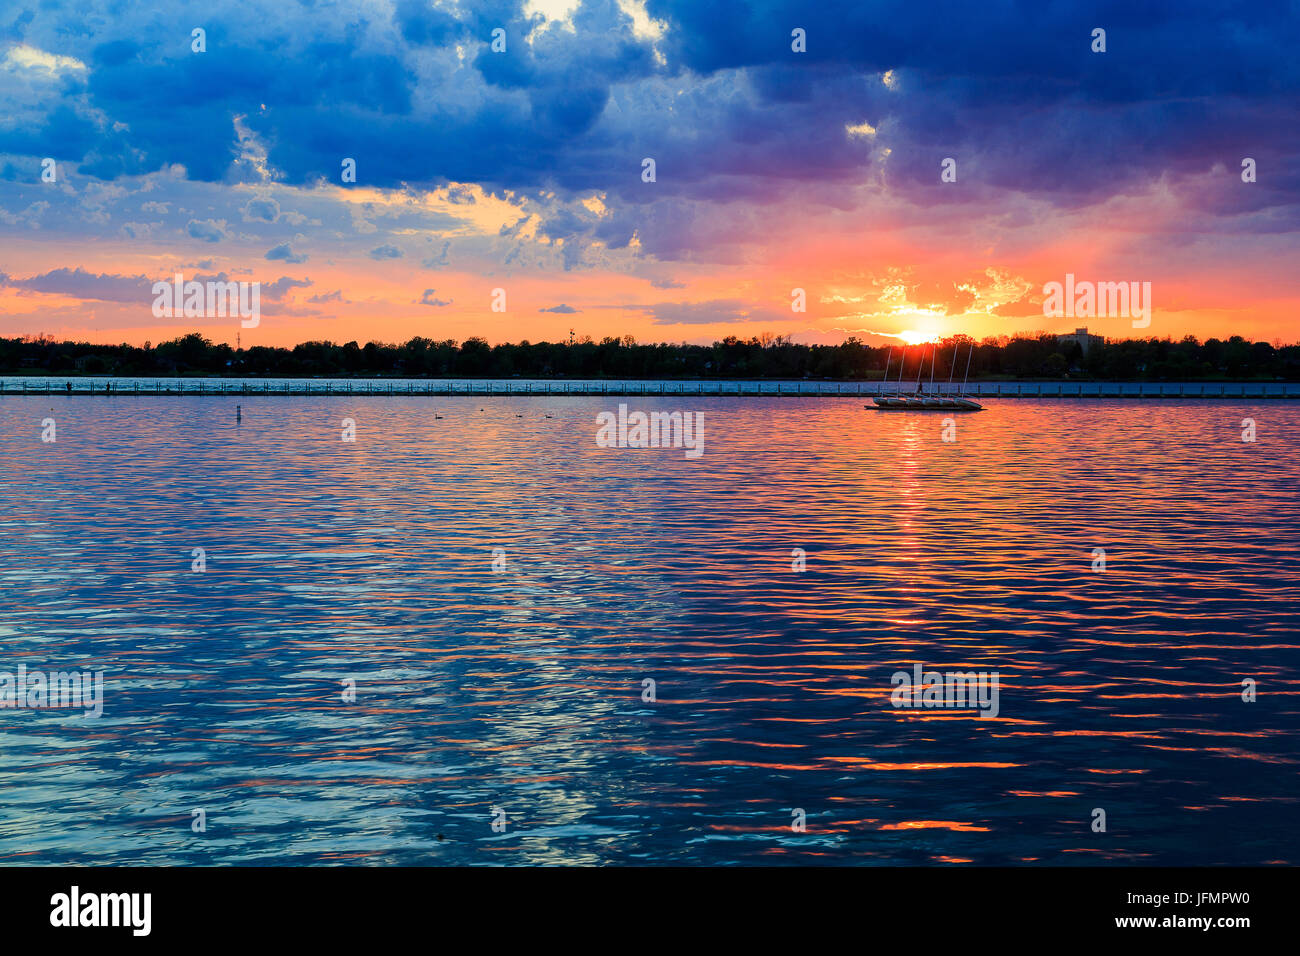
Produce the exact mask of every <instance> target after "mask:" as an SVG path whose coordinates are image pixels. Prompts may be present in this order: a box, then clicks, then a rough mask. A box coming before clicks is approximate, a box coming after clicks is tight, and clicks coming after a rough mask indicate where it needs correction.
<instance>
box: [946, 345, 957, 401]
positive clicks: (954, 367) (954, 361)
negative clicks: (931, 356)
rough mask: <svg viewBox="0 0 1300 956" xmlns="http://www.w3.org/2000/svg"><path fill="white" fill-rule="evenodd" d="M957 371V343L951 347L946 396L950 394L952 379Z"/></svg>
mask: <svg viewBox="0 0 1300 956" xmlns="http://www.w3.org/2000/svg"><path fill="white" fill-rule="evenodd" d="M956 371H957V343H955V342H954V343H953V346H952V364H951V365H949V366H948V394H949V395H951V394H952V377H953V375H954V374H955V373H956Z"/></svg>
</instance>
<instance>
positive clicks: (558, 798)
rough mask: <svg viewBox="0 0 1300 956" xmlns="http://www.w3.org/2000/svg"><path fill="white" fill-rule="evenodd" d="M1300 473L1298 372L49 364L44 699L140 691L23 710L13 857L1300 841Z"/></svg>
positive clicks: (14, 522) (14, 617) (1283, 856)
mask: <svg viewBox="0 0 1300 956" xmlns="http://www.w3.org/2000/svg"><path fill="white" fill-rule="evenodd" d="M619 403H624V404H626V405H628V407H629V409H630V410H632V411H636V410H642V411H646V412H651V411H664V412H672V411H681V412H700V413H702V415H703V433H702V437H703V450H702V453H701V454H700V455H699V457H695V458H688V457H687V456H686V455H685V454H684V453H683V451H682V450H681V449H678V448H618V447H600V446H598V444H597V442H596V434H597V427H598V426H597V424H596V419H597V416H598V415H599V414H600V413H601V412H605V411H609V412H616V411H617V408H618V404H619ZM237 404H238V405H241V406H242V420H241V421H238V422H237V421H236V412H235V407H236V405H237ZM436 416H442V417H441V418H438V417H436ZM344 419H349V420H351V421H352V422H353V423H354V426H355V440H352V441H345V440H342V439H343V437H344V429H345V424H344ZM1243 419H1251V420H1253V422H1254V426H1253V427H1254V432H1255V434H1254V439H1255V440H1254V441H1243V431H1244V430H1245V429H1246V426H1244V425H1243ZM46 420H52V429H53V430H52V431H51V423H50V422H47V421H46ZM945 430H946V431H945ZM43 436H44V437H46V438H53V439H54V440H53V441H48V440H46V441H43V440H42V438H43ZM945 437H947V438H950V439H952V440H949V441H946V440H944V439H945ZM1298 459H1300V403H1296V402H1287V401H1253V402H1252V401H1241V400H1233V399H1220V400H1214V401H1179V400H1165V401H1161V402H1135V401H1132V400H1127V401H1121V400H1105V399H1089V400H1071V399H1051V400H1037V399H1019V400H1015V401H1005V402H998V401H997V400H996V399H990V400H988V402H987V407H986V410H985V411H983V412H979V413H975V414H968V415H959V416H957V417H955V418H954V419H952V420H951V421H950V422H945V416H944V415H943V414H939V413H925V412H878V411H873V410H866V409H864V408H863V405H862V401H861V400H853V399H848V398H839V399H837V398H832V397H827V398H806V399H804V400H801V401H792V400H789V399H778V398H759V397H754V398H724V397H714V398H699V399H695V400H693V399H692V397H691V396H681V397H678V396H672V397H651V396H645V397H628V398H613V397H609V398H602V397H597V396H581V397H579V396H574V397H551V398H544V397H529V396H522V395H514V396H490V397H467V396H453V397H441V398H430V397H423V396H422V397H409V396H400V395H394V396H382V397H381V396H375V397H353V398H348V397H342V396H313V397H305V396H205V397H199V396H189V397H185V398H183V399H181V398H174V397H173V398H168V397H144V396H139V397H136V396H125V395H123V396H117V397H104V396H94V397H91V396H61V395H50V396H25V397H24V396H12V395H8V396H5V397H3V398H0V685H2V684H3V675H5V674H7V675H16V674H17V673H18V671H19V668H20V666H21V667H23V668H24V669H25V672H26V673H27V674H28V675H31V674H32V673H33V672H46V673H49V672H60V671H65V672H66V671H74V670H75V671H85V672H96V671H102V672H103V699H102V711H103V712H102V715H100V716H98V717H93V716H85V715H84V714H83V711H82V710H81V709H76V708H66V707H65V708H51V707H48V706H46V707H42V706H30V703H31V701H30V700H29V701H27V703H28V704H29V706H23V707H14V706H10V707H7V708H3V709H0V862H3V863H7V864H21V863H33V864H36V863H41V864H64V863H99V864H107V863H117V864H125V863H135V864H179V863H185V864H239V865H257V864H439V865H445V864H552V863H584V864H586V863H622V864H733V863H735V864H777V863H786V864H791V863H799V864H963V863H975V864H1066V865H1073V864H1090V863H1102V862H1108V863H1117V862H1119V863H1130V864H1138V865H1155V864H1169V865H1173V864H1260V863H1290V864H1296V863H1300V814H1298V813H1297V810H1298V809H1300V808H1298V807H1297V802H1298V801H1300V778H1298V771H1300V746H1297V736H1296V732H1297V730H1300V704H1298V701H1300V696H1298V694H1300V678H1297V666H1298V665H1300V653H1298V652H1300V633H1297V631H1298V627H1300V613H1298V611H1300V502H1298V496H1297V492H1298V491H1300V467H1297V460H1298ZM197 549H202V550H201V551H198V550H197ZM1098 549H1102V550H1104V555H1102V554H1100V552H1099V551H1098ZM1103 562H1104V569H1103V567H1102V563H1103ZM800 567H802V570H799V568H800ZM917 664H920V665H922V666H923V668H924V670H925V671H931V670H933V671H939V672H982V673H986V674H989V673H992V674H996V675H998V686H999V694H1000V701H999V709H998V714H997V717H996V718H992V717H989V716H987V715H986V714H982V713H979V712H974V711H971V710H957V709H944V708H930V709H923V708H915V709H911V708H900V707H896V706H894V701H893V700H891V695H892V694H893V693H894V691H895V686H894V682H893V680H892V675H894V674H895V673H896V672H898V671H905V672H908V673H911V672H912V671H913V668H914V665H917ZM1246 679H1250V680H1251V681H1253V682H1254V685H1253V687H1254V693H1255V695H1257V696H1256V699H1255V700H1253V701H1249V702H1248V701H1245V700H1243V680H1246ZM649 681H653V684H649V683H648V682H649ZM10 686H13V685H12V683H11V684H10ZM11 699H12V698H11ZM37 700H38V703H39V698H38V699H37ZM1098 810H1101V811H1104V819H1105V830H1104V832H1099V831H1098V830H1096V829H1094V828H1095V826H1096V822H1095V821H1097V820H1098V817H1097V814H1096V811H1098ZM197 811H201V812H197ZM797 811H802V816H800V813H799V812H797ZM801 819H802V820H803V821H804V822H803V828H802V829H800V826H799V821H800V820H801ZM494 823H495V824H496V826H495V827H494ZM792 824H794V826H793V827H792Z"/></svg>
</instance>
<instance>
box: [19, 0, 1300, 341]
mask: <svg viewBox="0 0 1300 956" xmlns="http://www.w3.org/2000/svg"><path fill="white" fill-rule="evenodd" d="M1098 29H1100V30H1104V31H1105V32H1104V44H1105V49H1104V52H1103V51H1100V50H1096V49H1094V48H1095V47H1096V46H1097V45H1098V38H1097V37H1096V35H1095V31H1097V30H1098ZM195 30H202V31H203V32H202V34H201V38H202V42H201V43H200V42H199V41H198V40H196V38H195ZM494 31H501V32H499V33H496V34H495V36H496V37H498V38H499V39H498V40H497V46H498V47H502V46H503V47H504V49H497V50H494V49H493V38H494ZM196 47H202V49H201V50H200V49H196ZM800 47H802V49H800ZM1298 49H1300V4H1298V3H1294V2H1293V3H1268V2H1264V3H1251V4H1243V3H1241V2H1239V0H1238V2H1232V3H1200V2H1196V0H1189V2H1179V3H1177V4H1171V3H1167V2H1161V3H1144V2H1137V0H1125V2H1116V3H1109V2H1098V3H1088V4H1084V3H1064V2H1052V0H1033V2H1024V3H1018V2H1005V0H1003V2H999V0H989V2H978V3H976V2H972V0H959V2H947V0H936V2H915V0H913V2H885V3H876V2H866V0H846V2H840V0H817V2H810V3H794V2H780V0H748V2H744V3H741V2H731V0H710V2H703V0H579V2H575V0H522V2H520V0H488V2H481V3H479V2H474V3H471V2H459V3H456V2H443V0H395V2H394V0H351V2H346V3H344V2H340V3H332V2H325V0H305V2H292V0H204V2H202V3H186V2H175V0H168V2H157V0H129V2H128V0H111V2H105V0H0V336H18V335H39V334H45V335H52V336H54V337H56V338H60V339H64V338H69V339H77V340H89V341H96V342H108V343H116V342H130V343H133V344H139V343H142V342H145V341H152V342H154V343H157V342H160V341H163V340H166V339H169V338H173V337H175V336H177V335H181V334H184V333H186V332H190V331H199V332H202V333H203V334H204V335H206V336H207V337H209V338H211V339H213V340H214V341H220V342H229V343H231V344H234V343H235V341H236V336H238V337H239V341H240V342H241V344H242V345H243V346H245V347H248V346H251V345H291V344H294V343H297V342H302V341H310V340H321V339H330V340H334V341H337V342H346V341H349V340H356V341H359V342H365V341H370V340H377V341H390V342H392V341H403V340H405V339H408V338H410V337H412V336H416V335H420V336H426V337H429V338H433V339H449V338H450V339H456V340H464V339H466V338H469V337H470V336H475V335H480V336H483V337H485V338H487V339H488V340H489V341H492V342H501V341H523V340H527V341H532V342H538V341H561V340H567V339H568V337H569V335H570V332H571V330H572V332H573V334H575V335H577V336H578V337H582V336H591V337H592V338H594V339H597V340H599V339H601V338H603V337H605V336H609V335H615V336H619V337H622V336H626V335H631V336H633V337H634V338H635V339H636V340H637V341H641V342H650V341H670V342H680V341H688V342H711V341H714V340H717V339H721V338H723V337H726V336H731V335H735V336H739V337H741V338H748V337H751V336H755V335H761V334H763V333H769V334H778V335H789V336H791V337H792V338H793V339H795V340H796V341H801V342H840V341H843V340H844V339H846V338H848V337H850V336H856V337H857V338H859V339H862V340H865V341H867V342H870V343H872V344H884V343H891V342H894V343H896V342H899V341H917V340H922V339H925V338H928V337H932V336H938V335H949V334H954V333H966V334H970V335H974V336H977V337H984V336H989V335H1013V334H1016V333H1020V332H1031V331H1036V330H1046V331H1051V332H1068V331H1072V330H1073V329H1074V328H1076V327H1078V326H1087V327H1088V328H1089V329H1090V331H1091V332H1093V333H1094V334H1101V335H1105V336H1107V337H1111V338H1119V337H1126V336H1138V337H1146V336H1151V335H1154V336H1158V337H1161V338H1163V337H1166V336H1167V337H1171V338H1174V339H1180V338H1182V337H1184V336H1186V335H1195V336H1197V337H1199V338H1201V339H1206V338H1209V337H1220V338H1223V337H1226V336H1228V335H1234V334H1239V335H1245V336H1247V337H1248V338H1252V339H1260V340H1267V341H1281V342H1287V343H1290V342H1295V341H1297V340H1298V339H1300V336H1298V335H1297V334H1296V329H1297V316H1298V315H1300V308H1298V306H1300V285H1298V283H1297V275H1300V268H1297V259H1298V258H1300V257H1298V256H1297V252H1298V251H1300V243H1298V242H1297V240H1298V239H1300V167H1297V162H1296V157H1297V155H1300V57H1297V56H1296V51H1297V50H1298ZM647 159H650V160H653V161H654V167H653V173H654V175H653V178H652V181H648V180H649V179H650V178H651V177H650V176H649V171H648V170H647V164H646V162H645V161H646V160H647ZM51 160H52V163H51V162H49V161H51ZM346 160H352V161H354V163H355V182H352V181H344V179H345V173H344V166H345V161H346ZM1245 160H1253V163H1251V164H1250V165H1251V172H1253V175H1248V173H1247V172H1246V170H1245V169H1244V167H1243V162H1244V161H1245ZM945 161H951V162H950V163H945ZM945 168H946V169H947V170H948V172H947V174H946V175H945ZM50 170H52V176H51V173H50ZM51 178H52V179H53V181H50V179H51ZM1247 179H1249V180H1253V181H1246V180H1247ZM945 180H947V181H945ZM177 273H180V274H181V275H182V276H183V277H184V278H185V279H187V280H197V281H200V282H205V281H208V280H216V281H227V280H228V281H241V282H257V283H259V284H260V285H259V288H260V303H261V305H260V317H259V319H258V322H257V325H256V326H255V327H242V326H241V323H240V321H239V319H237V318H231V317H229V316H217V315H201V316H192V317H189V318H187V317H185V316H183V315H179V316H171V315H166V314H164V315H161V316H159V315H155V311H156V310H155V309H154V308H153V305H154V302H155V298H156V296H155V293H154V290H153V285H154V283H155V282H157V281H159V280H168V281H170V280H172V279H173V277H174V276H175V275H176V274H177ZM1067 274H1068V275H1072V276H1074V277H1075V281H1092V282H1138V283H1150V286H1149V288H1150V304H1151V313H1150V324H1149V325H1148V326H1145V327H1141V328H1137V327H1135V326H1134V321H1135V320H1134V319H1132V318H1130V317H1129V316H1127V315H1113V314H1111V315H1105V316H1098V315H1093V316H1090V317H1083V318H1075V317H1073V316H1046V315H1044V305H1043V304H1044V299H1045V298H1046V295H1045V293H1044V286H1045V285H1046V284H1048V283H1051V282H1061V283H1063V282H1065V281H1066V279H1065V277H1066V276H1067ZM796 289H798V290H802V295H799V294H797V293H795V292H794V290H796ZM497 290H502V292H503V293H504V294H502V293H501V292H498V291H497ZM800 300H802V305H803V309H802V310H798V309H797V307H798V305H799V304H800ZM494 305H495V306H496V310H494Z"/></svg>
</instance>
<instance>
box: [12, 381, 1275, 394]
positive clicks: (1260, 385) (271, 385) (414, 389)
mask: <svg viewBox="0 0 1300 956" xmlns="http://www.w3.org/2000/svg"><path fill="white" fill-rule="evenodd" d="M902 393H903V394H912V393H913V386H912V385H911V383H908V382H904V383H903V388H902ZM959 393H960V394H964V395H968V396H970V397H972V398H976V399H985V398H1076V399H1077V398H1094V399H1095V398H1119V399H1179V398H1182V399H1297V398H1300V383H1297V382H972V383H970V384H968V385H967V386H966V387H965V388H964V389H961V388H959V387H958V386H957V385H952V386H949V385H948V383H942V384H935V385H928V384H927V385H926V386H925V387H923V388H922V390H921V394H923V395H934V396H943V395H956V394H959ZM896 394H899V387H898V383H897V382H825V381H822V382H816V381H802V382H798V381H789V382H758V381H716V380H715V381H683V382H671V381H612V380H586V381H560V380H554V381H537V380H531V381H515V380H510V379H484V380H481V381H468V380H464V379H457V380H454V381H452V380H446V379H330V380H323V379H216V380H214V379H184V378H172V379H167V378H138V379H127V378H121V379H87V378H83V379H11V380H9V381H0V397H3V396H10V395H49V396H51V397H53V396H56V395H98V396H106V395H107V396H113V397H117V396H127V395H172V396H178V397H180V396H222V395H230V396H240V395H249V396H254V395H263V396H268V397H269V396H273V395H288V396H294V395H337V396H387V395H392V396H402V395H409V396H418V395H427V396H455V395H493V396H507V395H536V396H614V397H620V396H647V397H649V396H659V395H662V396H683V397H714V398H717V397H759V396H761V397H781V398H834V397H837V396H838V397H843V398H854V399H857V398H872V397H874V396H877V395H896Z"/></svg>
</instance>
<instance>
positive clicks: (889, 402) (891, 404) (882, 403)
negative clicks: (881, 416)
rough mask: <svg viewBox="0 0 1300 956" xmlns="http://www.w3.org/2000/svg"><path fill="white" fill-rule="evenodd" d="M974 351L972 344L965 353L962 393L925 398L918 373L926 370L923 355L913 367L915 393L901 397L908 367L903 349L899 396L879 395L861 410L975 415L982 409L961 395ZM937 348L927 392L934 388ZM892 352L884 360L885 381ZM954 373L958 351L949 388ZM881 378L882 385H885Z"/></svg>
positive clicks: (955, 350)
mask: <svg viewBox="0 0 1300 956" xmlns="http://www.w3.org/2000/svg"><path fill="white" fill-rule="evenodd" d="M974 351H975V343H974V342H971V344H970V349H969V350H968V351H967V353H966V374H965V375H964V376H962V382H961V390H960V391H959V392H958V393H957V394H956V395H951V394H949V395H925V394H923V393H922V391H921V369H922V368H924V366H925V351H924V350H922V352H921V361H920V362H919V363H918V364H917V366H916V389H915V391H913V392H912V394H910V395H904V394H903V393H902V390H903V366H906V365H907V347H906V346H904V347H903V358H902V362H901V364H900V366H899V369H898V394H897V395H889V396H886V395H880V396H878V397H876V398H873V399H872V400H871V401H872V403H873V404H872V405H864V406H862V407H863V408H872V407H874V408H878V409H881V410H882V411H883V410H897V409H912V410H913V411H944V412H978V411H981V410H982V409H983V408H984V406H983V405H981V404H980V403H979V402H976V401H973V400H972V399H969V398H966V397H965V396H964V395H962V394H961V392H964V391H965V390H966V382H967V380H968V379H969V378H970V359H971V354H972V353H973V352H974ZM937 352H938V347H937V346H936V347H934V348H932V349H931V352H930V388H931V390H933V388H934V363H935V360H936V358H937ZM893 354H894V350H893V349H892V348H891V349H890V350H889V356H888V357H886V359H885V378H888V376H889V360H890V359H891V358H892V357H893ZM956 370H957V347H956V346H955V345H954V346H953V349H952V367H951V369H950V371H949V372H948V385H949V387H950V388H951V386H952V376H953V373H954V372H956ZM885 378H882V380H881V381H882V383H883V382H884V381H885Z"/></svg>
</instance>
